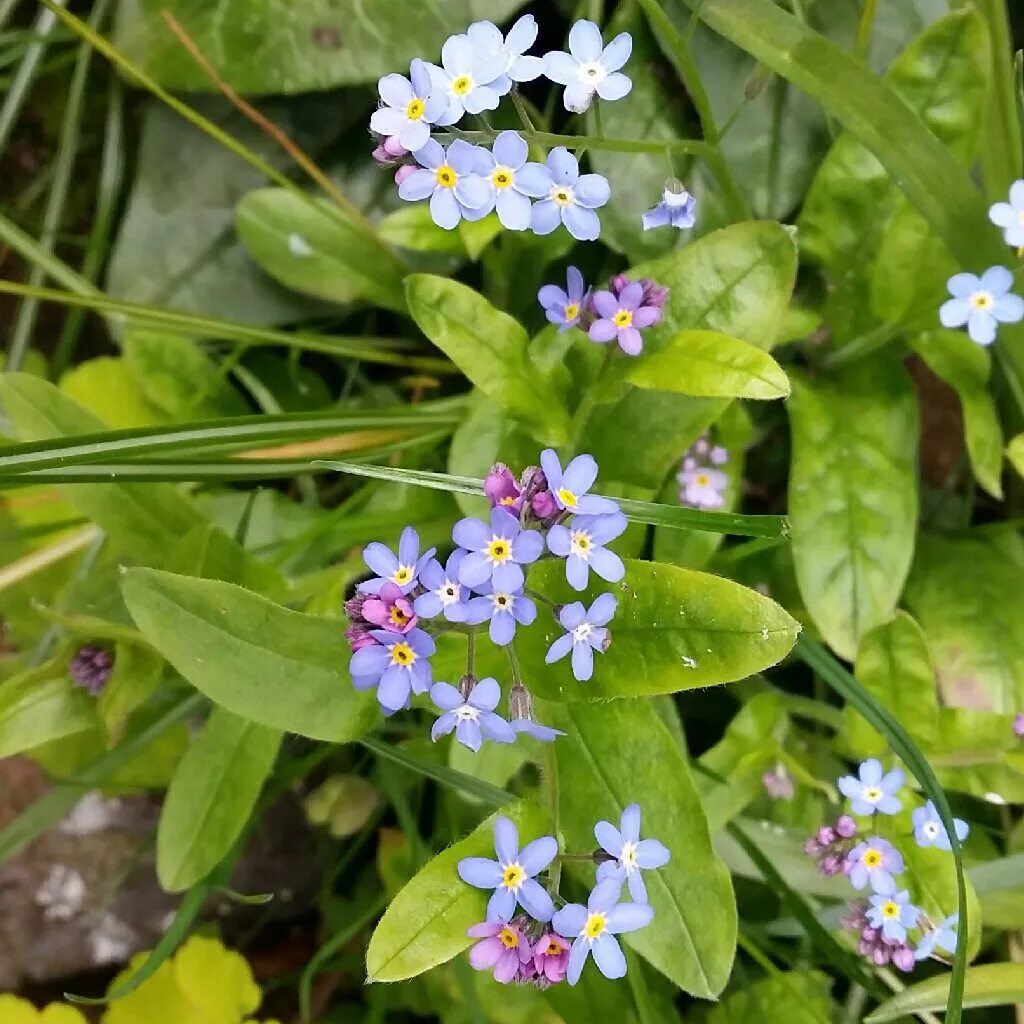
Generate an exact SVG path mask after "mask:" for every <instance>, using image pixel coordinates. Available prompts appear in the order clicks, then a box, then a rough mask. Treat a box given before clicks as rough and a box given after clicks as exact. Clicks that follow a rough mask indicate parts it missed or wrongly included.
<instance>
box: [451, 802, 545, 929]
mask: <svg viewBox="0 0 1024 1024" xmlns="http://www.w3.org/2000/svg"><path fill="white" fill-rule="evenodd" d="M494 852H495V853H496V854H497V855H498V859H497V860H489V859H488V858H486V857H463V858H462V860H460V861H459V877H460V878H461V879H462V880H463V881H464V882H466V883H467V884H468V885H472V886H475V887H476V888H477V889H493V890H494V894H493V895H492V896H491V898H490V901H489V902H488V904H487V920H488V921H509V920H511V918H512V915H513V914H514V913H515V909H516V903H518V904H519V905H520V906H521V907H522V908H523V910H525V911H526V912H527V913H528V914H529V915H530V916H531V917H535V918H536V919H537V920H538V921H542V922H546V921H550V920H551V915H552V914H553V913H554V910H555V908H554V904H553V903H552V902H551V897H550V896H549V895H548V894H547V892H546V891H545V889H544V887H543V886H542V885H541V884H540V883H539V882H537V881H536V880H535V878H534V876H535V875H539V874H540V873H541V872H542V871H543V870H544V869H545V868H546V867H547V866H548V865H549V864H550V863H551V862H552V861H553V860H554V859H555V854H557V853H558V843H556V842H555V840H554V838H553V837H552V836H542V837H541V838H540V839H534V841H533V842H532V843H528V844H527V845H526V846H525V847H523V849H522V850H521V851H520V849H519V834H518V832H517V831H516V827H515V825H514V824H513V823H512V821H511V820H510V819H508V818H506V817H503V816H500V817H498V818H496V819H495V822H494Z"/></svg>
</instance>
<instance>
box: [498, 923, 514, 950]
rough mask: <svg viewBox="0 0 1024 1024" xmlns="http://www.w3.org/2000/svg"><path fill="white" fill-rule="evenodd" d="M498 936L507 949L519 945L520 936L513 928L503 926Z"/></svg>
mask: <svg viewBox="0 0 1024 1024" xmlns="http://www.w3.org/2000/svg"><path fill="white" fill-rule="evenodd" d="M498 938H499V939H501V944H502V945H503V946H504V947H505V948H506V949H515V948H516V947H517V946H518V945H519V936H518V935H517V934H516V933H515V932H514V931H512V929H511V928H502V929H501V931H500V932H498Z"/></svg>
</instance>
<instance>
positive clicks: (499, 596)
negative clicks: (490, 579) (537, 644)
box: [466, 583, 537, 647]
mask: <svg viewBox="0 0 1024 1024" xmlns="http://www.w3.org/2000/svg"><path fill="white" fill-rule="evenodd" d="M475 589H476V591H477V593H479V594H482V595H484V596H482V597H474V598H471V599H470V602H469V605H468V606H467V609H466V622H468V623H469V624H470V625H473V626H477V625H479V624H480V623H481V622H487V621H488V619H489V620H490V623H491V628H490V636H491V640H493V641H494V643H496V644H498V646H499V647H504V646H505V645H506V644H510V643H512V639H513V637H514V636H515V635H516V623H517V622H518V623H519V624H520V625H523V626H529V625H530V623H532V622H533V620H534V619H536V618H537V606H536V605H535V604H534V603H533V602H532V601H531V600H530V599H529V598H528V597H523V594H522V591H512V592H505V591H499V590H495V589H494V588H493V587H492V586H491V585H490V584H488V583H481V584H480V585H479V586H478V587H476V588H475Z"/></svg>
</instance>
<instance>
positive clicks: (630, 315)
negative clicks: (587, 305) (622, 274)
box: [588, 281, 661, 356]
mask: <svg viewBox="0 0 1024 1024" xmlns="http://www.w3.org/2000/svg"><path fill="white" fill-rule="evenodd" d="M643 299H644V286H643V284H641V282H639V281H633V282H632V283H631V284H628V285H626V287H625V288H623V290H622V292H621V293H620V294H619V295H615V294H614V293H613V292H610V291H599V292H594V294H593V296H592V297H591V300H590V301H591V304H592V305H593V307H594V311H595V312H596V313H597V316H598V319H597V320H595V321H594V322H593V323H592V324H591V325H590V330H589V331H588V335H589V337H590V340H591V341H596V342H598V343H599V344H602V345H603V344H606V343H607V342H609V341H617V342H618V343H619V348H621V349H622V351H623V352H625V353H626V355H628V356H638V355H640V353H641V352H642V351H643V348H644V342H643V337H642V336H641V334H640V332H641V331H642V330H643V329H644V328H647V327H653V326H654V324H656V323H658V321H659V320H661V309H660V307H658V306H645V305H643Z"/></svg>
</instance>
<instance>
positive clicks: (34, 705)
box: [0, 664, 96, 757]
mask: <svg viewBox="0 0 1024 1024" xmlns="http://www.w3.org/2000/svg"><path fill="white" fill-rule="evenodd" d="M95 726H96V701H95V699H94V698H93V697H90V696H89V694H88V693H86V691H85V690H83V689H82V688H81V687H79V686H75V684H74V683H73V682H72V681H71V679H70V678H69V677H68V676H67V675H66V674H65V673H64V672H62V668H61V667H59V666H57V665H55V664H49V665H48V666H47V668H46V671H44V672H40V670H39V669H35V670H29V671H28V672H24V673H22V675H20V676H15V677H14V678H13V679H8V680H7V681H6V682H5V683H4V684H3V685H2V686H0V757H11V756H13V755H14V754H20V753H22V752H24V751H26V750H31V749H32V748H33V747H38V746H40V745H41V744H43V743H49V742H50V741H51V740H56V739H61V738H62V737H64V736H72V735H74V734H75V733H80V732H84V731H86V730H87V729H92V728H95Z"/></svg>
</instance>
